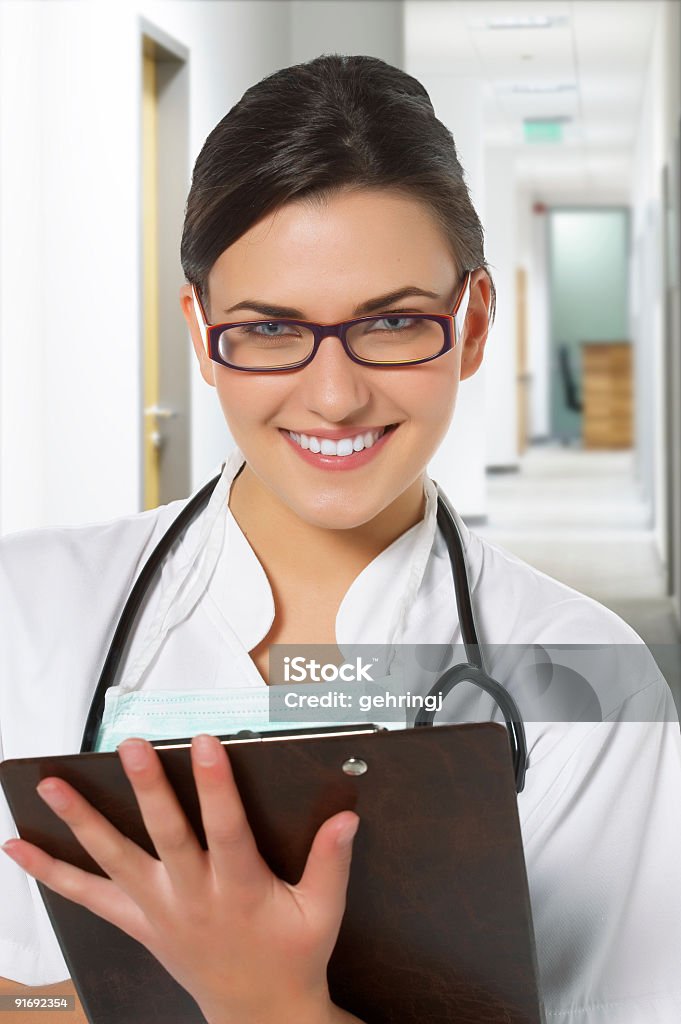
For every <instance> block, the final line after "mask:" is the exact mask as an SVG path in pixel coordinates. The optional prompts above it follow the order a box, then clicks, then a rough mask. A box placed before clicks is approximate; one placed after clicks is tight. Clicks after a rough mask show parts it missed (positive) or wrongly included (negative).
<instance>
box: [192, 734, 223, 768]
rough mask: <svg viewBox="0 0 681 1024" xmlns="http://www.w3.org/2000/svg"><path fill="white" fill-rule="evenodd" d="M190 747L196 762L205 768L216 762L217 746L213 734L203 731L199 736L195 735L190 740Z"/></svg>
mask: <svg viewBox="0 0 681 1024" xmlns="http://www.w3.org/2000/svg"><path fill="white" fill-rule="evenodd" d="M192 749H193V751H194V758H195V760H196V763H197V764H200V765H203V766H204V767H205V768H208V767H209V766H210V765H212V764H217V760H218V746H217V742H216V740H215V737H214V736H208V735H205V734H203V733H202V734H201V735H200V736H195V737H194V739H193V740H192Z"/></svg>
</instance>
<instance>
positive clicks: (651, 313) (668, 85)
mask: <svg viewBox="0 0 681 1024" xmlns="http://www.w3.org/2000/svg"><path fill="white" fill-rule="evenodd" d="M677 17H678V12H675V11H674V5H673V4H669V3H667V4H663V5H661V7H660V9H659V12H658V17H657V22H656V27H655V36H654V42H653V47H652V50H651V56H650V63H649V70H648V76H647V80H646V88H645V94H644V98H643V103H642V106H641V116H640V121H639V128H638V132H637V140H638V144H637V147H636V152H635V159H634V170H633V175H632V189H631V206H632V243H633V257H632V265H631V273H632V280H631V310H630V312H631V323H632V333H633V337H634V344H635V348H634V360H635V386H636V389H637V402H636V457H637V470H638V474H639V478H640V480H641V486H642V488H643V491H644V493H645V495H646V497H648V498H649V500H650V501H651V504H652V516H653V518H652V523H651V525H652V526H653V528H654V533H655V540H656V544H657V547H658V549H659V552H660V555H661V557H662V559H663V560H666V557H667V550H666V546H667V542H666V528H667V523H666V498H665V473H664V470H665V463H664V456H665V435H664V416H665V402H664V397H665V396H664V386H665V366H664V281H663V279H662V273H661V270H662V263H661V238H662V234H661V216H662V193H661V176H662V168H663V166H664V164H665V162H666V160H667V154H668V152H669V149H670V146H671V145H672V143H673V139H674V137H675V135H676V133H677V131H678V117H679V109H680V97H679V83H678V74H679V72H678V62H679V54H678V50H677V48H676V43H677V34H675V33H674V31H673V30H672V21H673V19H675V18H677Z"/></svg>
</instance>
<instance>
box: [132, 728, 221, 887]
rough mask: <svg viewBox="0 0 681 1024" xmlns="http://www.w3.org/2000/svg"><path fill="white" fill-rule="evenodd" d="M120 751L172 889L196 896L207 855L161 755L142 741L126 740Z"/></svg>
mask: <svg viewBox="0 0 681 1024" xmlns="http://www.w3.org/2000/svg"><path fill="white" fill-rule="evenodd" d="M117 749H118V756H119V757H120V759H121V762H122V764H123V769H124V771H125V774H126V775H127V777H128V780H129V782H130V785H131V786H132V788H133V790H134V793H135V797H136V798H137V803H138V804H139V809H140V813H141V815H142V820H143V821H144V825H145V828H146V830H147V832H148V833H149V836H150V837H151V841H152V842H153V844H154V846H155V848H156V852H157V853H158V856H159V858H160V860H161V861H162V863H163V865H164V867H165V869H166V871H167V873H168V877H169V879H170V882H171V884H172V886H173V888H174V889H175V891H176V892H177V893H178V894H181V895H185V894H187V895H188V894H191V895H195V894H196V893H197V891H199V890H200V889H201V888H202V886H203V883H204V881H205V878H206V871H207V867H208V865H207V859H206V855H205V853H204V851H203V850H202V849H201V846H200V844H199V841H198V839H197V838H196V835H195V833H194V830H193V829H192V827H191V825H190V824H189V822H188V821H187V816H186V815H185V813H184V811H183V810H182V808H181V807H180V804H179V801H178V799H177V796H176V795H175V791H174V790H173V787H172V786H171V785H170V783H169V782H168V779H167V776H166V774H165V772H164V770H163V765H162V764H161V761H160V759H159V756H158V754H157V753H156V751H155V750H154V748H153V747H152V745H151V744H150V743H149V742H147V740H143V739H127V740H124V741H123V743H121V744H120V745H119V747H118V748H117Z"/></svg>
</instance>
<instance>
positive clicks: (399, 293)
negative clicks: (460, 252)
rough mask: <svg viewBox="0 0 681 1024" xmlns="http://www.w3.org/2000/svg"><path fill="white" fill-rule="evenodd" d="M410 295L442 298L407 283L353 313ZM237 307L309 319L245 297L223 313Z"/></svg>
mask: <svg viewBox="0 0 681 1024" xmlns="http://www.w3.org/2000/svg"><path fill="white" fill-rule="evenodd" d="M408 295H420V296H424V297H425V298H427V299H439V298H440V296H439V295H438V294H437V292H429V291H427V290H426V289H425V288H417V287H416V286H414V285H407V286H406V287H404V288H398V289H397V290H396V291H393V292H387V294H385V295H378V296H377V297H376V298H375V299H367V301H366V302H362V303H360V305H359V306H356V307H355V309H354V310H353V314H352V315H353V317H355V316H365V315H366V314H368V313H376V312H382V311H383V310H385V309H386V308H387V307H389V306H392V305H393V304H394V303H396V302H399V301H400V300H401V299H404V298H406V297H407V296H408ZM237 309H251V310H253V312H254V313H260V314H261V315H262V316H272V317H277V318H279V319H288V320H306V319H307V317H305V316H304V315H303V313H302V311H301V310H299V309H293V308H292V307H290V306H271V305H268V304H267V303H264V302H259V301H258V300H257V299H244V300H243V301H242V302H238V303H237V304H236V305H235V306H230V307H229V309H225V310H223V314H224V315H225V316H228V315H229V314H230V313H233V312H234V311H235V310H237Z"/></svg>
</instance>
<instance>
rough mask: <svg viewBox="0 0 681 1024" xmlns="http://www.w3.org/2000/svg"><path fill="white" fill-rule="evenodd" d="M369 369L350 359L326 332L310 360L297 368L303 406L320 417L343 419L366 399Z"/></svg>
mask: <svg viewBox="0 0 681 1024" xmlns="http://www.w3.org/2000/svg"><path fill="white" fill-rule="evenodd" d="M371 372H372V370H371V367H367V366H361V365H360V364H359V363H355V362H354V361H353V360H352V359H350V357H349V356H348V354H347V353H346V351H345V349H344V348H343V342H342V341H341V340H340V338H338V337H336V336H335V335H332V334H328V335H327V336H326V337H324V338H322V340H321V342H320V345H319V348H318V349H317V353H316V355H315V357H314V359H313V360H312V362H311V363H308V364H307V366H305V367H304V368H303V369H302V370H300V392H299V393H300V394H301V397H302V400H303V402H304V403H305V405H306V407H307V408H308V409H310V410H311V411H312V412H315V413H317V414H318V415H319V416H321V417H322V419H325V420H328V421H329V422H336V421H337V420H343V419H346V418H347V417H349V416H352V415H353V414H355V413H356V412H357V411H358V410H359V409H363V408H364V407H365V406H366V405H367V403H368V402H369V401H370V398H371V387H370V379H369V374H370V373H371ZM373 372H374V373H375V372H376V371H375V370H374V371H373Z"/></svg>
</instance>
